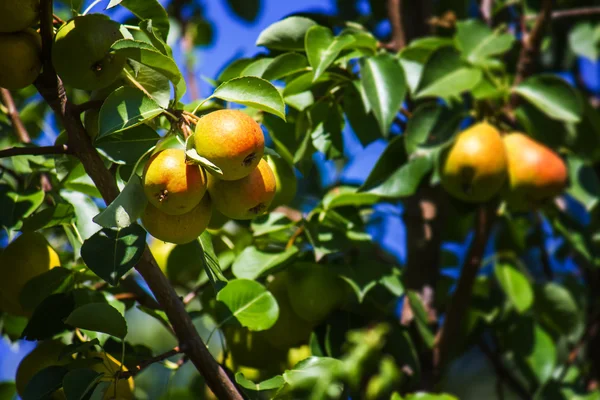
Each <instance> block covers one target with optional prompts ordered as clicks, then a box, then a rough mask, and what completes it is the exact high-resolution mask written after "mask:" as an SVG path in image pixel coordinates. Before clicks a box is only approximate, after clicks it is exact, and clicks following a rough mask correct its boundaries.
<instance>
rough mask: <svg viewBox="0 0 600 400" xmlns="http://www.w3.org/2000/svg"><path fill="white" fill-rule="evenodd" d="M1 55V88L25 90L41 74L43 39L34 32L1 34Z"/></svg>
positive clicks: (29, 30)
mask: <svg viewBox="0 0 600 400" xmlns="http://www.w3.org/2000/svg"><path fill="white" fill-rule="evenodd" d="M0 26H1V23H0ZM0 54H2V57H0V87H3V88H6V89H10V90H16V89H23V88H24V87H27V86H29V85H31V84H32V83H33V82H34V81H35V79H36V78H37V77H38V75H39V74H40V70H41V69H42V60H41V39H40V36H39V35H38V34H37V32H35V31H34V30H32V29H27V30H25V31H22V32H16V33H0Z"/></svg>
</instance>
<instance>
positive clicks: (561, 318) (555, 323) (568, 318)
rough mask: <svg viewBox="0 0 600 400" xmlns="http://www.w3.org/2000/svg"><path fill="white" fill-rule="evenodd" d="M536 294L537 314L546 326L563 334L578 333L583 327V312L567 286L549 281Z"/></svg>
mask: <svg viewBox="0 0 600 400" xmlns="http://www.w3.org/2000/svg"><path fill="white" fill-rule="evenodd" d="M535 294H536V295H535V305H534V307H535V311H536V315H537V316H539V317H540V318H541V320H542V321H543V322H544V323H545V324H546V326H549V327H551V328H552V329H554V330H555V331H557V332H558V333H560V334H563V335H571V334H574V333H577V332H578V331H579V330H580V329H581V328H582V322H583V315H582V314H583V313H582V312H581V311H580V309H579V306H578V305H577V302H576V301H575V299H574V298H573V295H572V294H571V293H570V292H569V291H568V290H567V289H566V288H564V287H563V286H561V285H559V284H557V283H554V282H548V283H546V284H544V285H541V286H540V287H538V288H537V290H536V293H535Z"/></svg>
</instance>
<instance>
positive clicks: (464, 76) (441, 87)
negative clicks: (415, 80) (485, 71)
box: [417, 47, 482, 100]
mask: <svg viewBox="0 0 600 400" xmlns="http://www.w3.org/2000/svg"><path fill="white" fill-rule="evenodd" d="M481 77H482V72H481V70H479V69H475V68H472V67H469V66H468V64H466V63H465V62H464V61H462V60H461V58H460V54H459V53H458V52H457V51H456V50H455V49H454V48H451V47H442V48H440V49H438V50H436V51H435V52H434V53H433V54H432V55H431V56H430V58H429V59H428V60H427V63H426V64H425V67H424V69H423V74H422V77H421V80H420V83H419V90H418V92H417V98H422V97H441V98H443V99H446V100H448V99H451V98H455V97H458V96H460V95H461V94H462V93H464V92H466V91H469V90H472V89H473V88H474V87H475V86H477V84H478V83H479V81H480V80H481Z"/></svg>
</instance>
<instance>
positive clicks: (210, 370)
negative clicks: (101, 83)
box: [36, 0, 242, 400]
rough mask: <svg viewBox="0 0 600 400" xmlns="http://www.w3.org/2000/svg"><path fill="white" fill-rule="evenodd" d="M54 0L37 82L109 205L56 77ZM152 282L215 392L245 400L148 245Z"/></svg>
mask: <svg viewBox="0 0 600 400" xmlns="http://www.w3.org/2000/svg"><path fill="white" fill-rule="evenodd" d="M52 7H53V0H42V1H41V34H42V54H43V61H44V68H43V73H42V75H41V76H40V77H39V78H38V80H37V81H36V87H37V88H38V90H39V92H40V94H41V95H42V96H43V97H44V99H45V100H46V101H47V102H48V104H49V105H50V106H51V107H52V109H53V110H54V112H55V113H56V114H57V117H58V119H59V120H60V121H61V122H62V123H63V126H64V128H65V130H66V131H67V134H68V137H69V139H68V144H69V148H70V149H72V150H73V152H74V153H75V155H76V156H77V157H78V158H79V159H80V161H81V163H82V164H83V166H84V168H85V170H86V172H87V173H88V175H89V176H90V177H91V178H92V180H93V181H94V183H95V184H96V186H97V187H98V190H99V191H100V193H101V195H102V197H103V199H104V201H105V202H106V204H107V205H108V204H110V203H111V202H112V201H113V200H114V199H115V198H116V197H117V195H118V194H119V190H118V188H117V185H116V182H115V181H114V179H113V177H112V176H111V174H110V172H109V171H108V170H107V169H106V167H105V166H104V162H103V161H102V159H101V158H100V155H99V154H98V152H97V151H96V149H95V148H94V147H93V145H92V143H91V140H90V138H89V136H88V134H87V132H86V131H85V128H84V127H83V125H82V123H81V119H80V117H79V113H78V112H77V108H76V107H75V106H74V105H73V104H71V103H70V102H69V101H68V99H67V96H66V94H65V90H64V87H63V85H62V82H61V81H60V79H59V78H58V77H57V76H56V73H55V71H54V68H53V66H52V62H51V57H50V56H51V53H52V48H51V47H52V41H53V30H52V29H53V27H52V22H53V17H52ZM136 269H137V270H138V271H139V272H140V274H141V275H142V277H143V278H144V279H145V281H146V282H147V283H148V286H149V287H150V290H151V291H152V293H153V294H154V296H155V297H156V299H157V300H158V302H159V304H160V305H161V306H162V308H163V310H164V311H165V313H166V314H167V317H168V318H169V322H170V323H171V325H172V326H173V331H174V332H175V334H176V335H177V339H178V340H179V346H180V348H181V349H184V351H185V353H186V355H187V356H188V357H189V359H190V360H191V361H192V362H193V363H194V365H195V366H196V368H197V369H198V371H200V373H201V374H202V376H203V377H204V379H205V380H206V382H207V384H208V386H209V387H210V388H211V390H212V391H213V393H215V395H216V396H217V397H218V398H220V399H240V400H241V399H242V396H241V395H240V393H239V392H238V390H237V388H236V387H235V385H234V383H233V382H232V381H231V380H230V378H229V377H228V375H227V373H226V372H225V370H224V369H223V368H222V367H221V366H220V365H219V364H218V363H217V362H216V361H215V359H214V358H213V357H212V355H211V354H210V352H209V351H208V348H207V347H206V345H205V344H204V343H203V342H202V339H201V338H200V336H199V335H198V332H197V331H196V328H195V327H194V325H193V323H192V320H191V318H190V316H189V314H188V313H187V312H186V310H185V307H184V305H183V303H182V302H181V300H180V299H179V297H178V296H177V293H176V292H175V290H174V289H173V287H172V286H171V285H170V283H169V281H168V280H167V278H166V277H165V275H164V274H163V273H162V271H161V270H160V268H159V267H158V265H157V264H156V261H155V260H154V257H153V256H152V254H151V253H150V250H149V248H148V246H146V248H145V250H144V253H143V255H142V259H141V260H140V262H139V263H138V265H137V266H136Z"/></svg>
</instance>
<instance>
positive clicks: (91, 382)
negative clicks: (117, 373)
mask: <svg viewBox="0 0 600 400" xmlns="http://www.w3.org/2000/svg"><path fill="white" fill-rule="evenodd" d="M103 376H104V373H103V372H97V371H94V370H93V369H88V368H78V369H74V370H72V371H69V372H68V373H67V374H66V375H65V376H64V378H63V388H64V390H65V396H66V397H67V400H71V399H73V400H80V399H83V398H85V395H86V394H88V393H89V392H90V391H91V390H92V389H93V388H94V386H96V384H97V383H98V382H100V379H101V378H102V377H103Z"/></svg>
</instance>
